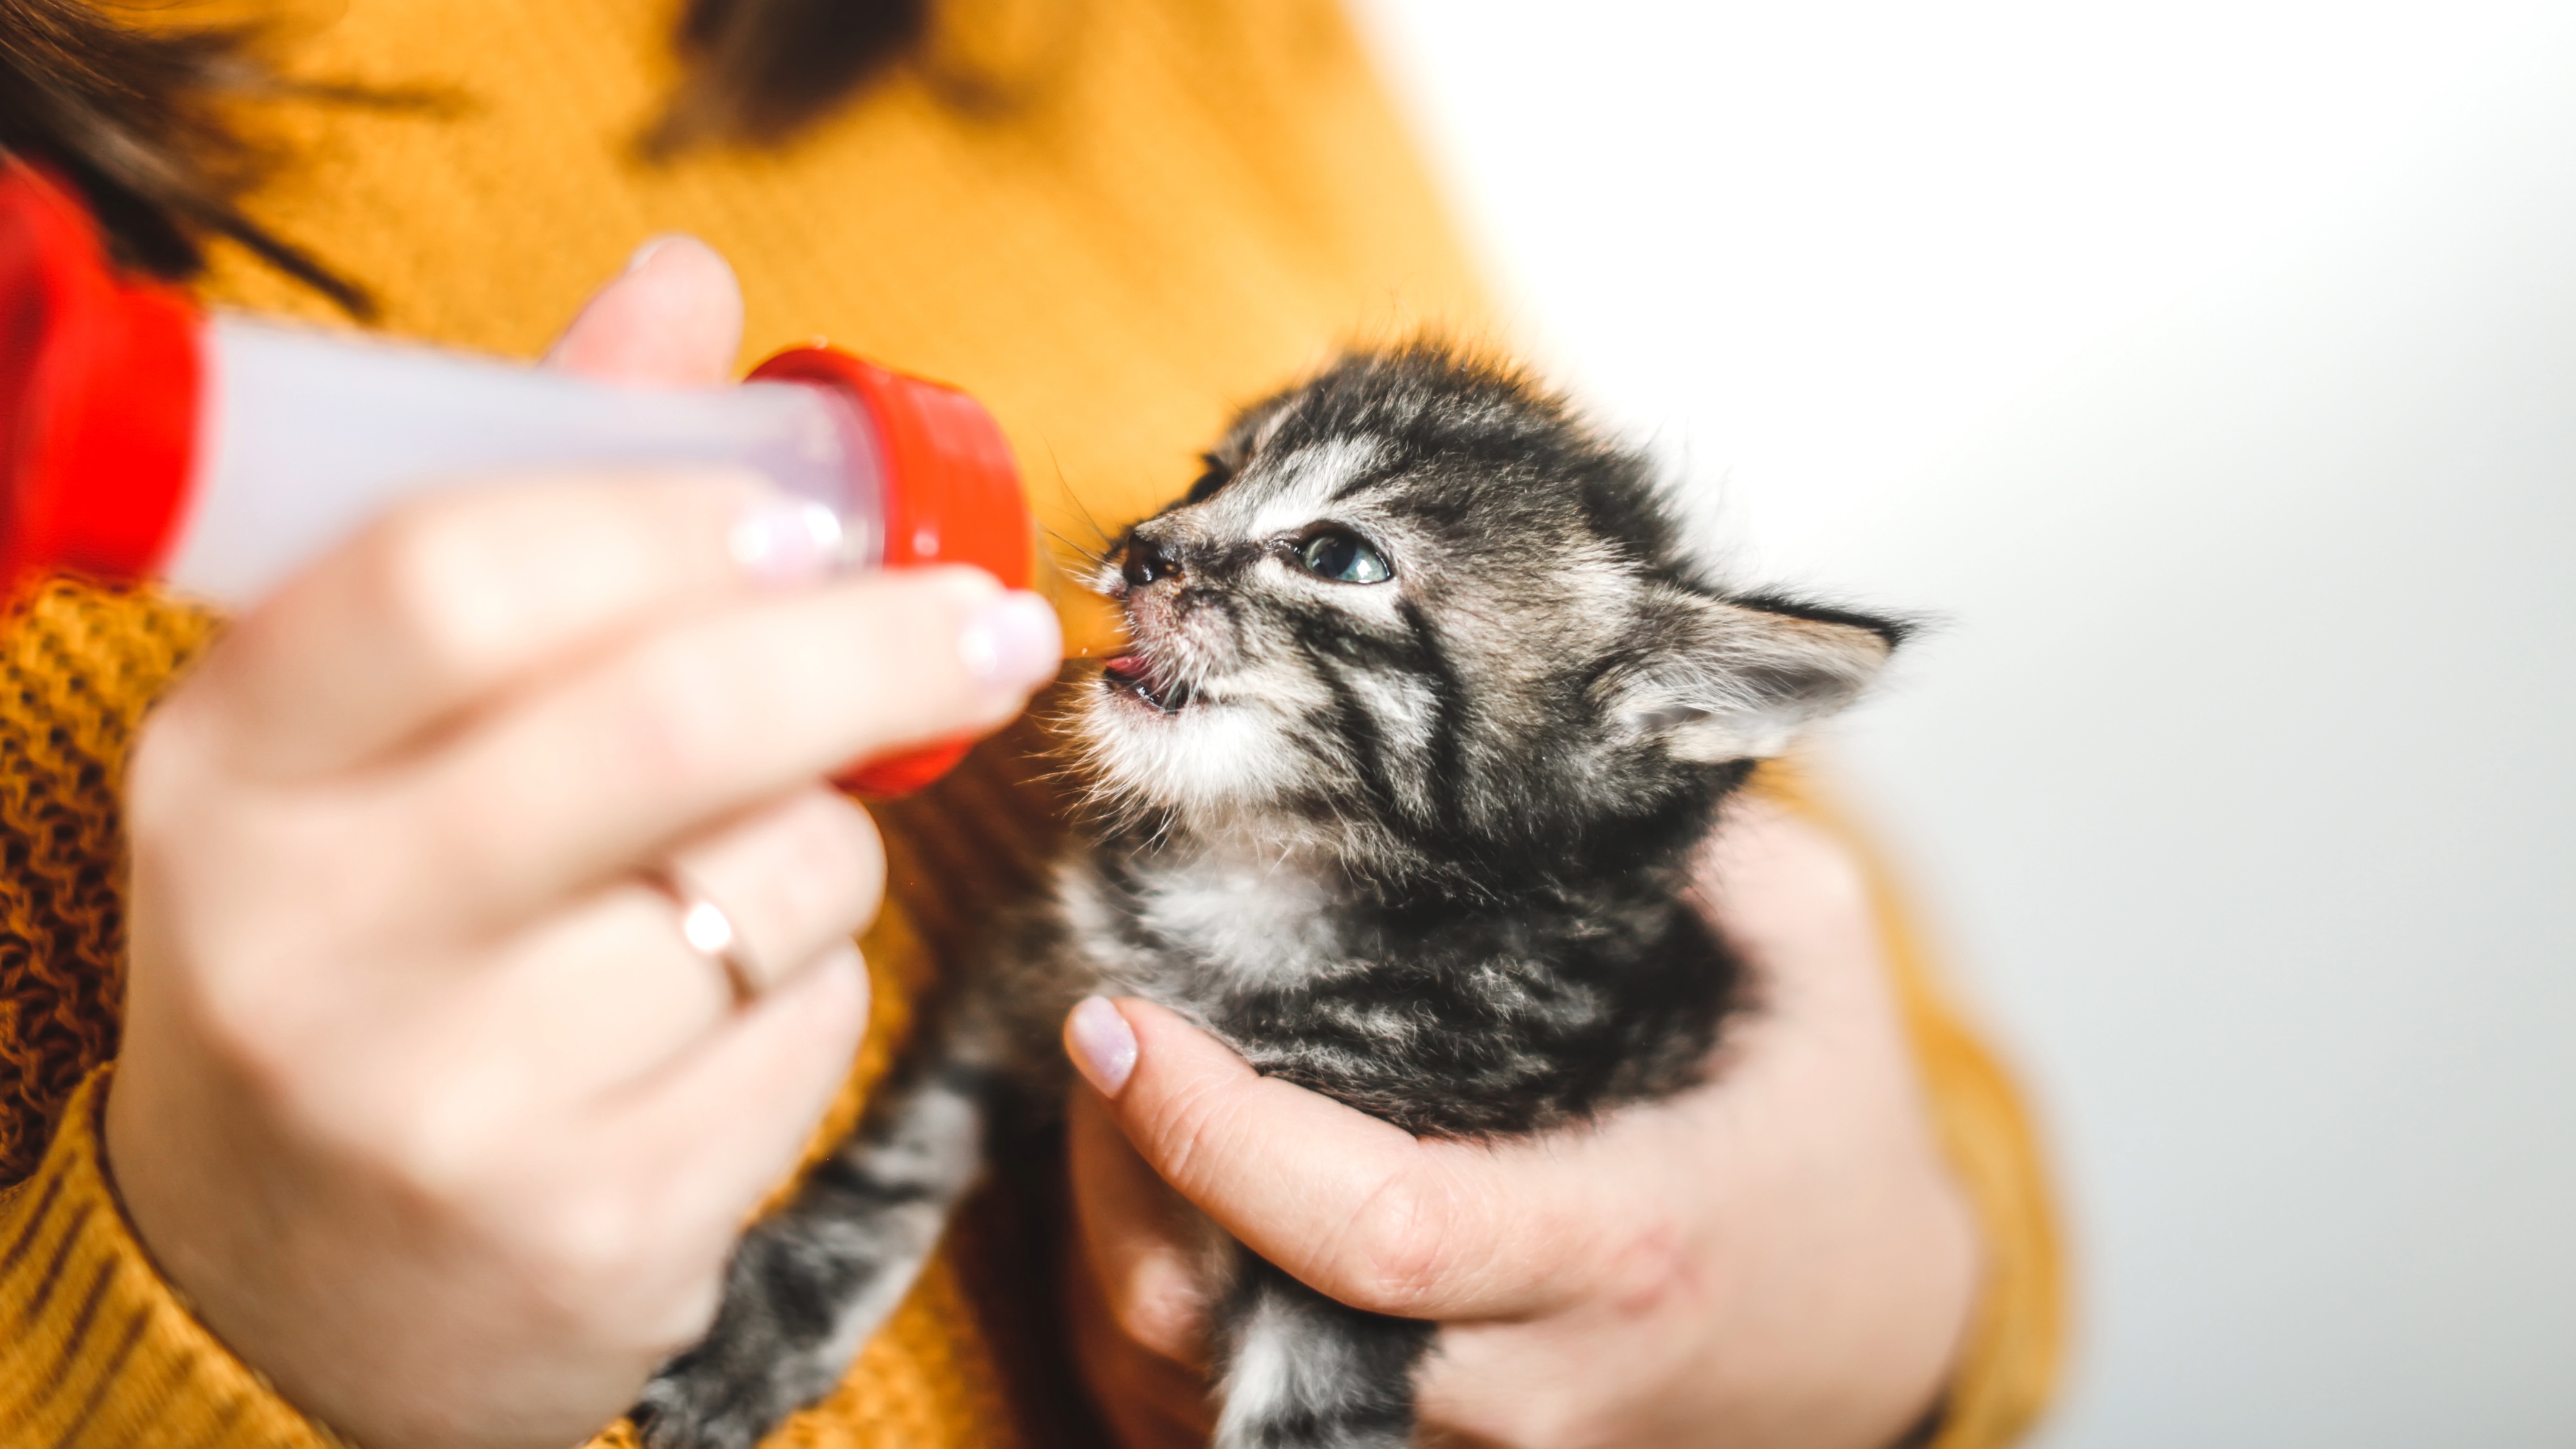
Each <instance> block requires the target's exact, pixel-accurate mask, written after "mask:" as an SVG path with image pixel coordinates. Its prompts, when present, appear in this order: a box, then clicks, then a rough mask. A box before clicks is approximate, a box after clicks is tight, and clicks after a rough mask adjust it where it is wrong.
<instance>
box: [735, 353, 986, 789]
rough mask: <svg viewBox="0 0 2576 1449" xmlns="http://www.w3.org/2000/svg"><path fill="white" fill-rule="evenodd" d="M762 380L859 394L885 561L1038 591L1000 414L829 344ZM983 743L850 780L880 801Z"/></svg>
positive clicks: (921, 754)
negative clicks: (878, 489) (947, 569)
mask: <svg viewBox="0 0 2576 1449" xmlns="http://www.w3.org/2000/svg"><path fill="white" fill-rule="evenodd" d="M751 376H752V377H753V378H754V379H755V380H758V381H763V382H802V383H812V384H819V385H821V386H825V387H833V388H838V389H841V390H842V391H844V392H846V393H848V394H850V395H851V396H852V397H854V398H856V399H857V401H858V402H859V404H860V411H862V412H864V413H865V414H866V415H867V417H868V420H869V422H870V423H871V424H872V425H873V426H874V427H875V429H876V437H877V451H878V455H879V456H880V457H881V458H883V459H884V462H885V478H884V491H883V496H882V497H881V499H880V501H879V502H880V507H881V508H882V509H883V510H884V528H885V534H884V538H885V565H886V567H888V568H903V567H906V566H915V565H921V564H972V565H973V566H975V567H977V568H980V569H982V570H983V571H984V572H986V573H988V574H991V575H992V576H993V577H995V578H997V579H999V580H1001V581H1002V583H1003V585H1004V586H1006V587H1008V588H1014V589H1025V588H1027V587H1028V586H1029V582H1030V579H1031V576H1032V572H1033V570H1034V568H1035V566H1036V557H1037V547H1036V532H1037V530H1036V527H1035V524H1034V523H1033V521H1032V520H1031V518H1030V516H1029V507H1028V502H1027V499H1026V497H1025V495H1024V494H1023V493H1022V492H1021V490H1020V470H1019V465H1018V464H1017V463H1015V462H1013V461H1012V458H1011V445H1010V444H1009V442H1007V441H1006V440H1005V439H1004V438H1003V437H1002V430H1001V428H1000V427H999V426H998V425H997V424H995V423H994V421H993V415H992V414H990V413H988V412H986V411H984V407H983V404H981V403H978V402H977V401H975V399H974V398H972V397H969V396H968V395H967V394H965V393H963V392H960V391H958V390H957V389H956V388H953V387H949V386H946V385H945V384H942V383H936V382H930V381H927V380H925V379H922V378H918V377H907V376H905V375H904V374H902V373H900V372H896V371H893V370H892V369H890V368H885V367H880V366H878V365H877V364H875V363H873V362H869V361H866V360H865V359H863V358H857V357H852V356H851V355H850V354H848V353H846V352H841V351H837V350H835V349H833V348H829V347H792V348H789V349H788V350H787V351H785V352H781V353H779V354H778V355H777V356H775V357H772V358H770V359H769V360H768V361H766V362H763V363H762V364H760V365H759V366H758V367H755V368H753V369H752V370H751ZM973 744H974V740H973V739H972V738H967V739H960V740H951V741H949V742H948V743H946V744H940V745H933V746H930V747H928V748H926V749H922V750H918V751H915V752H913V753H911V754H906V755H900V756H897V757H896V758H894V759H891V760H878V761H875V762H873V763H870V764H868V765H866V766H863V767H861V768H859V769H857V770H854V771H852V772H850V773H849V774H847V775H844V776H842V777H841V783H842V784H843V785H846V786H848V787H850V788H852V789H855V790H860V791H864V792H866V793H868V794H871V795H904V794H909V793H911V792H912V791H915V790H918V789H920V788H922V787H923V786H925V785H927V784H929V783H930V782H931V781H933V780H936V779H938V778H939V777H940V776H942V775H944V774H947V773H948V772H949V771H950V770H952V769H954V768H956V765H957V762H958V761H959V760H962V759H964V758H965V757H966V751H967V750H968V748H970V747H971V746H972V745H973Z"/></svg>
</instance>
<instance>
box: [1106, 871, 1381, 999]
mask: <svg viewBox="0 0 2576 1449" xmlns="http://www.w3.org/2000/svg"><path fill="white" fill-rule="evenodd" d="M1064 900H1065V907H1066V924H1067V925H1068V927H1069V928H1070V930H1071V934H1072V936H1073V941H1074V944H1075V946H1076V949H1077V950H1078V952H1079V953H1080V955H1081V956H1082V957H1083V958H1084V960H1085V962H1086V964H1087V969H1088V970H1089V971H1091V972H1092V973H1093V974H1095V975H1096V976H1097V977H1098V978H1099V979H1100V982H1101V984H1103V985H1106V986H1109V987H1111V988H1113V989H1117V990H1123V991H1127V992H1131V993H1133V994H1135V995H1139V996H1143V997H1146V998H1148V999H1150V1000H1155V1001H1160V1002H1162V1003H1163V1004H1165V1005H1167V1006H1171V1007H1174V1008H1176V1009H1178V1010H1182V1011H1185V1012H1188V1013H1189V1014H1191V1015H1193V1016H1198V1017H1200V1018H1202V1019H1206V1020H1210V1021H1214V1020H1216V1019H1217V1018H1219V1017H1221V1016H1223V1015H1225V1014H1226V1008H1227V1006H1228V1005H1229V1003H1233V1002H1238V1001H1241V1000H1243V999H1245V998H1248V997H1254V996H1270V995H1274V994H1276V993H1279V992H1281V991H1293V990H1297V989H1299V988H1301V987H1305V986H1308V985H1311V984H1313V983H1315V982H1319V981H1325V980H1330V979H1332V978H1334V977H1335V976H1337V975H1341V974H1344V973H1347V972H1350V971H1352V970H1356V969H1364V963H1362V962H1361V961H1360V960H1359V959H1358V956H1357V953H1356V951H1355V943H1354V941H1353V939H1352V935H1353V933H1352V932H1351V930H1350V928H1349V923H1348V920H1347V912H1346V911H1345V910H1343V909H1341V908H1340V907H1339V903H1338V902H1337V900H1336V898H1335V895H1334V893H1333V892H1332V891H1331V890H1329V889H1328V888H1327V887H1326V886H1325V884H1324V883H1323V882H1322V881H1320V880H1318V879H1317V878H1316V877H1315V876H1313V875H1312V874H1310V873H1307V872H1305V871H1302V870H1299V869H1297V868H1295V867H1294V866H1292V865H1289V864H1285V863H1282V862H1280V861H1277V860H1263V859H1260V858H1258V857H1254V856H1250V855H1245V856H1224V855H1212V856H1203V857H1198V858H1195V859H1191V860H1188V861H1184V862H1179V863H1173V864H1167V865H1161V866H1139V865H1136V864H1134V863H1133V862H1122V861H1095V862H1092V863H1091V864H1090V865H1089V866H1088V867H1087V868H1085V869H1082V870H1080V871H1077V872H1076V873H1075V875H1074V876H1073V878H1072V879H1071V880H1070V881H1069V882H1068V883H1067V886H1066V889H1065V892H1064Z"/></svg>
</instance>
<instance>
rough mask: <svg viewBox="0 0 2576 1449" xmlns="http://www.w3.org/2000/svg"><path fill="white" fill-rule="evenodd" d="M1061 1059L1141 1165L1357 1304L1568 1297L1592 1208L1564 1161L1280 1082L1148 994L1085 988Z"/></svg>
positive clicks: (1550, 1302)
mask: <svg viewBox="0 0 2576 1449" xmlns="http://www.w3.org/2000/svg"><path fill="white" fill-rule="evenodd" d="M1065 1044H1066V1047H1067V1049H1068V1050H1069V1051H1070V1052H1071V1053H1072V1055H1073V1059H1074V1063H1075V1065H1076V1066H1078V1067H1079V1068H1081V1070H1082V1073H1083V1075H1084V1077H1085V1078H1086V1079H1088V1080H1089V1081H1090V1082H1091V1084H1092V1086H1093V1088H1094V1089H1095V1090H1096V1091H1098V1092H1099V1093H1100V1094H1101V1096H1102V1098H1103V1099H1104V1100H1105V1104H1106V1106H1107V1109H1108V1112H1109V1114H1110V1117H1111V1119H1112V1120H1114V1121H1115V1122H1116V1123H1117V1124H1118V1126H1119V1128H1120V1129H1121V1130H1122V1131H1124V1132H1125V1133H1126V1134H1127V1138H1128V1140H1129V1141H1130V1142H1132V1143H1134V1144H1135V1147H1136V1151H1137V1153H1138V1155H1140V1156H1142V1157H1143V1158H1144V1159H1145V1161H1146V1162H1147V1163H1149V1164H1150V1165H1152V1167H1153V1168H1154V1170H1155V1171H1156V1172H1158V1173H1160V1174H1161V1175H1162V1176H1163V1178H1164V1179H1165V1180H1166V1181H1168V1182H1170V1183H1171V1185H1172V1186H1173V1188H1174V1189H1175V1190H1177V1191H1178V1192H1179V1193H1180V1194H1181V1195H1182V1196H1183V1197H1185V1198H1188V1199H1189V1200H1190V1202H1191V1203H1192V1204H1194V1205H1195V1206H1196V1207H1197V1208H1198V1209H1199V1210H1200V1211H1201V1212H1204V1213H1206V1214H1207V1215H1208V1216H1209V1217H1210V1218H1212V1219H1214V1220H1215V1221H1216V1223H1217V1225H1218V1226H1219V1227H1222V1228H1224V1229H1225V1230H1226V1231H1227V1232H1229V1233H1231V1234H1233V1235H1234V1237H1235V1238H1236V1239H1237V1240H1239V1241H1241V1242H1242V1243H1243V1244H1244V1246H1246V1247H1248V1248H1250V1249H1252V1250H1253V1251H1254V1252H1256V1253H1259V1254H1260V1255H1261V1256H1262V1257H1264V1258H1267V1259H1268V1260H1270V1261H1271V1262H1272V1263H1275V1264H1277V1265H1278V1266H1279V1267H1280V1268H1282V1269H1284V1270H1286V1271H1287V1272H1288V1273H1290V1274H1292V1275H1294V1276H1295V1277H1297V1278H1298V1279H1300V1280H1302V1281H1304V1282H1305V1283H1307V1284H1309V1285H1311V1286H1312V1287H1314V1288H1315V1289H1316V1290H1317V1291H1319V1292H1322V1293H1325V1294H1327V1295H1329V1296H1331V1297H1333V1298H1337V1299H1340V1300H1341V1301H1342V1302H1344V1303H1348V1304H1350V1305H1352V1306H1353V1307H1357V1308H1361V1309H1365V1310H1368V1311H1370V1312H1375V1313H1387V1314H1394V1315H1396V1316H1399V1317H1404V1318H1426V1319H1440V1320H1449V1319H1463V1318H1488V1317H1502V1316H1516V1315H1522V1314H1534V1313H1539V1312H1544V1311H1546V1310H1548V1309H1550V1308H1552V1307H1555V1306H1558V1305H1560V1304H1562V1303H1564V1302H1566V1301H1569V1300H1570V1299H1571V1298H1573V1297H1575V1296H1577V1295H1578V1294H1579V1293H1580V1292H1581V1291H1582V1288H1583V1286H1584V1280H1586V1279H1588V1275H1587V1274H1584V1273H1582V1271H1581V1270H1580V1269H1579V1267H1578V1266H1577V1265H1582V1264H1588V1263H1590V1262H1592V1261H1594V1259H1595V1257H1596V1253H1595V1251H1594V1249H1595V1247H1596V1246H1597V1245H1596V1244H1595V1242H1594V1240H1595V1239H1596V1238H1597V1237H1598V1236H1599V1235H1600V1233H1601V1231H1602V1227H1603V1224H1604V1222H1605V1219H1607V1218H1608V1217H1610V1216H1613V1215H1611V1214H1606V1213H1604V1212H1601V1211H1599V1208H1600V1206H1601V1205H1599V1204H1595V1203H1592V1202H1590V1201H1589V1199H1590V1198H1591V1196H1592V1194H1591V1193H1589V1192H1587V1191H1586V1190H1585V1187H1584V1184H1583V1183H1582V1181H1581V1180H1580V1174H1579V1173H1578V1172H1575V1171H1571V1170H1569V1169H1570V1168H1571V1167H1572V1166H1573V1164H1572V1163H1570V1162H1568V1161H1566V1160H1564V1159H1563V1158H1562V1157H1561V1156H1559V1155H1555V1154H1549V1153H1545V1152H1526V1151H1510V1150H1500V1149H1489V1148H1486V1147H1483V1146H1480V1145H1477V1144H1472V1143H1464V1142H1442V1141H1425V1140H1422V1139H1418V1138H1416V1137H1414V1136H1413V1135H1412V1134H1410V1133H1408V1132H1406V1131H1404V1130H1403V1129H1402V1128H1400V1127H1397V1126H1395V1125H1394V1124H1392V1123H1389V1122H1385V1121H1381V1120H1379V1119H1378V1118H1375V1117H1371V1116H1369V1115H1368V1114H1366V1113H1364V1112H1360V1111H1356V1110H1354V1109H1352V1108H1350V1107H1345V1106H1343V1105H1342V1104H1341V1103H1339V1102H1336V1101H1333V1100H1332V1099H1331V1098H1329V1097H1325V1096H1322V1095H1320V1094H1318V1093H1315V1092H1310V1091H1308V1090H1306V1089H1305V1088H1303V1087H1299V1086H1296V1085H1295V1084H1293V1083H1289V1082H1284V1081H1281V1080H1279V1079H1277V1078H1274V1077H1265V1076H1262V1075H1261V1074H1260V1073H1258V1072H1256V1071H1254V1070H1253V1069H1252V1066H1251V1064H1249V1063H1247V1062H1246V1061H1244V1059H1243V1058H1241V1057H1239V1056H1237V1055H1235V1054H1234V1053H1233V1052H1232V1051H1230V1050H1228V1049H1227V1048H1226V1046H1225V1045H1224V1044H1223V1043H1222V1042H1219V1041H1217V1040H1216V1039H1215V1038H1213V1037H1211V1036H1209V1035H1208V1034H1207V1033H1205V1032H1203V1031H1200V1030H1199V1029H1197V1028H1196V1027H1194V1026H1192V1025H1190V1024H1189V1023H1188V1022H1186V1021H1184V1020H1182V1019H1181V1018H1180V1017H1179V1016H1177V1015H1175V1014H1174V1013H1172V1012H1170V1011H1168V1010H1165V1009H1164V1008H1162V1007H1159V1006H1156V1005H1153V1004H1152V1003H1150V1002H1144V1001H1137V1000H1132V999H1128V1000H1121V1001H1118V1002H1115V1003H1112V1002H1110V1001H1108V1000H1105V999H1103V998H1100V997H1093V998H1091V999H1090V1000H1088V1001H1085V1002H1083V1003H1082V1004H1081V1005H1080V1006H1078V1007H1076V1008H1075V1009H1074V1012H1073V1014H1072V1016H1070V1017H1069V1018H1067V1019H1066V1022H1065Z"/></svg>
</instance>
